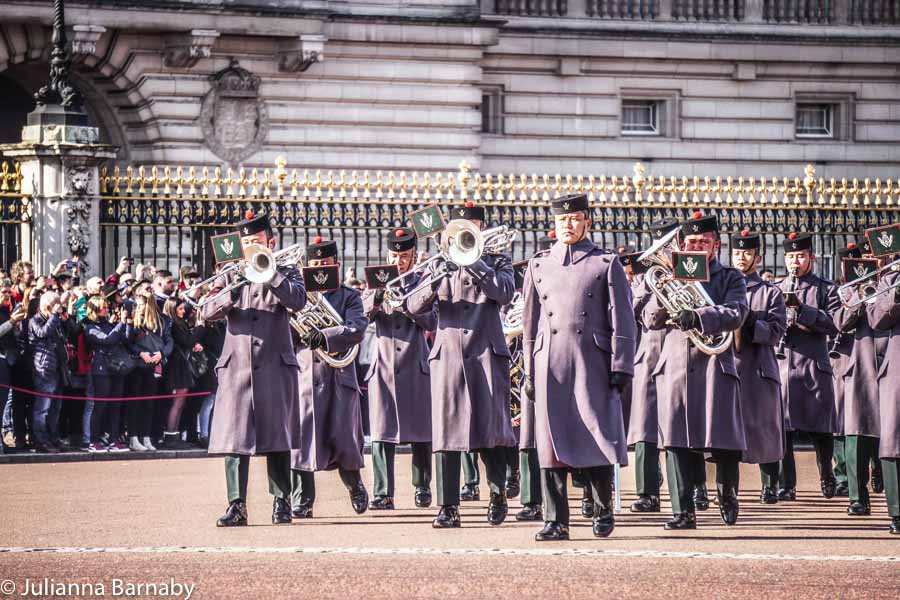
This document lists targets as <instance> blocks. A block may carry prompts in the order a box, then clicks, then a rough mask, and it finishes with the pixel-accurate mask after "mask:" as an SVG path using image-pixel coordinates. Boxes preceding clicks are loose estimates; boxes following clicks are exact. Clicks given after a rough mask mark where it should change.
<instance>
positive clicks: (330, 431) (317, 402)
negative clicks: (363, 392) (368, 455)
mask: <svg viewBox="0 0 900 600" xmlns="http://www.w3.org/2000/svg"><path fill="white" fill-rule="evenodd" d="M337 255H338V250H337V244H336V243H335V242H333V241H331V240H322V238H321V237H316V238H314V239H313V243H312V244H310V245H309V246H308V247H307V249H306V257H307V263H308V266H310V267H323V266H327V265H336V264H337ZM322 296H323V298H325V300H327V301H328V303H329V304H330V305H331V306H332V307H333V308H334V310H335V311H336V312H337V314H338V315H340V316H341V318H342V319H343V321H344V323H343V325H340V326H335V327H326V328H325V329H323V330H321V331H317V330H315V331H312V332H311V333H309V334H307V335H306V336H304V339H301V340H300V344H299V345H298V346H297V347H296V355H297V361H298V362H299V364H300V370H299V387H300V393H299V398H300V400H299V414H300V443H299V445H297V446H295V447H294V449H293V451H292V452H291V475H292V483H293V492H292V494H291V504H292V513H293V517H294V518H295V519H304V518H311V517H312V516H313V515H312V512H313V510H312V509H313V503H314V502H315V499H316V484H315V475H314V472H315V471H330V470H333V469H337V470H338V473H339V474H340V477H341V481H342V482H343V483H344V486H345V487H346V488H347V491H348V492H349V494H350V504H351V506H352V507H353V510H354V511H355V512H356V513H357V514H362V513H364V512H366V509H367V508H368V506H369V494H368V492H367V491H366V486H365V485H364V484H363V481H362V478H361V477H360V473H359V471H360V469H362V468H363V464H364V463H363V427H362V413H361V411H360V407H359V396H360V393H359V386H358V384H357V380H356V367H355V366H354V365H353V364H352V363H351V364H350V365H347V366H346V367H343V368H334V367H332V366H331V365H329V364H328V363H327V362H325V360H323V359H322V358H320V357H319V355H318V353H317V352H316V350H319V349H322V350H325V351H327V352H329V353H339V352H345V351H346V350H348V349H350V348H352V347H353V346H354V345H356V344H359V343H360V342H362V340H363V336H364V335H365V331H366V326H367V325H368V321H367V319H366V315H365V312H364V310H363V302H362V298H360V295H359V292H357V291H356V290H354V289H351V288H348V287H346V286H339V287H338V288H337V289H334V290H331V291H329V292H325V293H324V294H322Z"/></svg>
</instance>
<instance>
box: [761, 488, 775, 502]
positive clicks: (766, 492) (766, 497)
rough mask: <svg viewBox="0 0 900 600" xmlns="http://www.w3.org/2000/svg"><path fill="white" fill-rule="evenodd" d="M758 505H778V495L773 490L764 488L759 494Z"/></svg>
mask: <svg viewBox="0 0 900 600" xmlns="http://www.w3.org/2000/svg"><path fill="white" fill-rule="evenodd" d="M759 503H760V504H778V494H777V493H776V492H775V489H774V488H770V487H764V488H763V489H762V491H761V492H760V493H759Z"/></svg>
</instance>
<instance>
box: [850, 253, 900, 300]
mask: <svg viewBox="0 0 900 600" xmlns="http://www.w3.org/2000/svg"><path fill="white" fill-rule="evenodd" d="M887 271H900V258H898V259H896V260H894V261H892V262H889V263H888V264H886V265H883V266H881V267H879V268H878V269H876V270H874V271H871V272H869V273H866V274H865V275H863V276H862V277H857V278H856V279H854V280H853V281H848V282H847V283H845V284H843V285H841V286H838V296H839V297H840V299H841V304H843V305H844V308H847V309H853V308H856V307H858V306H861V305H863V304H871V303H873V302H875V299H876V298H878V297H879V296H881V295H882V294H886V293H887V292H889V291H891V290H894V289H897V288H898V287H900V279H897V280H896V281H894V283H893V284H891V285H889V286H886V287H883V288H881V289H878V280H879V279H881V277H882V275H883V274H884V273H885V272H887Z"/></svg>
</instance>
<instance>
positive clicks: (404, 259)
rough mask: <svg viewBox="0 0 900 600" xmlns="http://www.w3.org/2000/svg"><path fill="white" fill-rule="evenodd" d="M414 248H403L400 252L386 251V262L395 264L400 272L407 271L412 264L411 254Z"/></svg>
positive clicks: (413, 252)
mask: <svg viewBox="0 0 900 600" xmlns="http://www.w3.org/2000/svg"><path fill="white" fill-rule="evenodd" d="M415 252H416V251H415V250H414V249H410V250H404V251H402V252H394V251H392V250H391V251H389V252H388V264H389V265H397V269H398V270H399V271H400V273H406V272H407V271H409V269H410V267H412V264H413V255H414V254H415Z"/></svg>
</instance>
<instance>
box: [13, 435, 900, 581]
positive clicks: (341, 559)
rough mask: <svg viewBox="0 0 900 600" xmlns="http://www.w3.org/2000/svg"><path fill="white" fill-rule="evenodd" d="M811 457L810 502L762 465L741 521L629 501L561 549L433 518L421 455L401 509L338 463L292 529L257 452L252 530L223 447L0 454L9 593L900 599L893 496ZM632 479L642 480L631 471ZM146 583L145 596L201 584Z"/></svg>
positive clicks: (514, 527)
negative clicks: (821, 486)
mask: <svg viewBox="0 0 900 600" xmlns="http://www.w3.org/2000/svg"><path fill="white" fill-rule="evenodd" d="M799 465H800V472H801V477H802V485H801V490H800V494H799V499H798V501H797V502H795V503H785V504H779V505H776V506H761V505H759V504H756V503H755V502H754V501H753V500H754V499H755V497H756V495H757V494H758V488H757V482H758V481H759V478H758V474H757V472H756V470H755V468H752V467H746V468H744V469H743V470H742V491H741V494H742V498H744V502H743V503H742V507H741V509H742V512H741V518H740V520H739V522H738V525H737V526H736V527H726V526H725V525H724V524H723V523H722V522H721V519H720V518H719V516H718V511H717V510H716V509H715V507H713V508H712V509H711V510H710V511H708V512H706V513H701V514H700V518H699V529H698V530H697V531H694V532H683V533H671V532H665V531H663V530H662V523H663V522H664V521H665V519H666V516H665V515H666V513H665V512H664V513H662V514H658V515H653V516H638V515H632V514H629V513H624V514H622V515H619V516H618V517H617V527H616V531H615V533H614V534H613V537H611V538H609V539H606V540H596V539H594V538H593V537H592V536H591V531H590V524H589V522H587V521H585V520H583V519H581V518H577V519H575V521H574V522H573V527H572V537H573V540H572V541H570V542H567V543H561V544H553V545H547V544H537V543H535V542H534V541H533V539H532V536H533V534H534V532H535V530H536V529H537V528H536V526H535V525H533V524H523V523H515V522H514V521H508V522H507V523H506V524H504V525H503V526H501V527H497V528H495V527H490V526H489V525H488V524H487V523H486V522H485V519H484V515H485V511H486V507H487V502H486V501H481V502H475V503H466V504H464V505H463V510H462V518H463V527H462V529H460V530H452V531H434V530H432V529H431V528H430V526H429V523H430V520H431V518H432V517H433V514H434V512H435V510H434V509H416V508H415V507H414V506H413V501H412V494H411V491H412V490H411V487H410V484H409V475H408V472H409V456H408V455H405V456H399V457H398V466H397V467H398V468H397V472H398V490H399V494H398V498H397V505H398V510H396V511H392V512H368V513H366V514H365V515H362V516H358V515H355V514H353V513H352V510H351V508H350V503H349V500H348V498H347V494H346V492H345V491H344V490H343V488H342V486H341V484H340V481H339V479H338V477H337V474H336V473H323V474H319V475H318V477H317V479H318V481H317V483H318V485H317V496H318V499H317V504H316V518H315V519H313V520H311V521H304V522H295V523H294V524H293V525H290V526H277V527H276V526H272V525H270V524H269V517H270V514H271V500H270V498H269V497H268V496H267V495H266V493H265V490H266V483H265V464H264V462H262V461H259V460H254V462H253V465H252V467H251V486H250V490H251V492H250V495H251V497H250V499H249V505H250V527H246V528H238V529H227V530H224V529H217V528H216V527H214V522H215V519H216V517H217V516H218V515H219V514H220V513H221V512H222V510H223V508H224V500H223V497H224V481H223V477H222V465H221V460H220V459H200V460H171V461H167V460H159V461H124V462H120V461H115V462H90V463H66V464H32V465H0V478H2V479H0V480H2V481H3V482H4V485H3V487H4V490H5V493H4V497H3V499H2V509H0V510H2V514H3V517H4V518H3V526H2V532H3V533H2V535H3V540H2V541H0V598H2V597H3V592H4V591H5V590H4V589H3V585H5V581H3V580H7V579H9V580H11V581H12V582H13V583H14V584H15V586H16V588H17V593H21V591H22V589H23V588H22V586H23V585H24V582H25V579H26V578H28V579H30V580H31V581H43V580H44V578H50V579H52V581H51V583H52V584H55V585H60V584H70V583H78V584H93V586H94V587H93V589H90V586H88V585H84V586H83V587H82V589H79V590H71V589H70V590H68V591H69V592H73V591H77V592H81V597H89V593H88V592H91V591H94V592H98V591H101V590H100V588H99V586H100V584H102V585H103V586H104V589H103V590H102V591H103V592H105V594H106V595H107V596H109V595H111V594H112V593H113V592H114V591H115V590H114V588H113V585H114V583H115V582H114V581H113V580H114V579H118V580H121V582H122V585H124V583H126V582H128V583H156V584H162V583H165V582H169V581H170V580H173V579H174V581H175V582H178V583H179V584H184V585H193V586H194V589H193V592H192V596H191V597H192V598H270V597H274V596H275V595H276V594H283V595H286V596H288V597H309V598H332V597H335V598H337V597H340V598H347V597H348V595H349V596H350V597H354V596H359V595H362V597H376V596H377V597H385V598H406V597H431V598H437V597H441V598H446V597H473V598H481V597H487V596H492V597H503V598H505V597H511V598H512V597H514V598H521V597H527V598H546V597H549V596H555V595H562V594H565V595H566V596H568V597H591V598H598V597H608V596H611V597H616V598H619V597H621V598H631V597H635V598H637V597H640V598H682V597H697V596H698V595H702V596H705V597H744V596H754V597H760V596H762V597H766V596H771V595H772V594H777V595H780V596H783V595H788V594H790V595H791V596H796V597H804V598H807V597H808V598H818V597H822V598H826V597H827V598H845V597H846V598H854V597H865V598H897V597H900V538H898V537H897V536H890V535H888V534H887V523H888V519H887V513H886V509H885V506H884V497H883V496H882V495H875V496H874V497H873V515H872V516H871V517H867V518H851V517H848V516H847V515H846V513H845V508H846V499H833V500H825V499H824V498H822V497H821V496H820V495H819V494H818V492H817V488H818V486H817V482H816V481H815V478H814V476H813V474H814V471H815V464H814V458H813V455H812V454H811V453H801V454H800V455H799ZM365 475H366V477H367V479H370V478H371V470H367V471H366V473H365ZM709 480H710V482H713V481H714V476H712V473H711V476H710V479H709ZM622 483H623V486H622V487H623V489H624V490H626V492H627V491H628V490H631V489H633V479H632V477H631V471H630V469H628V468H626V469H624V471H623V482H622ZM485 496H486V494H485ZM572 498H573V501H572V506H573V511H575V514H578V509H577V499H578V496H577V493H573V494H572ZM633 498H634V496H633V494H630V493H626V494H625V502H626V505H627V503H628V502H630V501H631V500H633ZM511 504H512V506H511V508H513V509H515V508H516V507H517V506H518V502H517V501H513V502H512V503H511ZM663 510H664V511H667V510H668V503H667V502H666V501H664V506H663ZM115 589H116V590H118V589H119V588H115ZM142 591H143V593H142V594H138V595H137V596H132V597H143V598H158V597H181V598H184V597H185V596H186V593H184V592H183V591H182V592H181V593H179V594H174V595H167V594H160V593H156V594H153V593H147V592H148V590H142ZM150 591H151V592H152V590H150ZM156 591H157V592H161V591H162V592H168V590H162V589H157V590H156ZM57 595H58V596H62V594H57ZM71 595H73V594H70V596H71ZM19 597H23V596H19Z"/></svg>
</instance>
